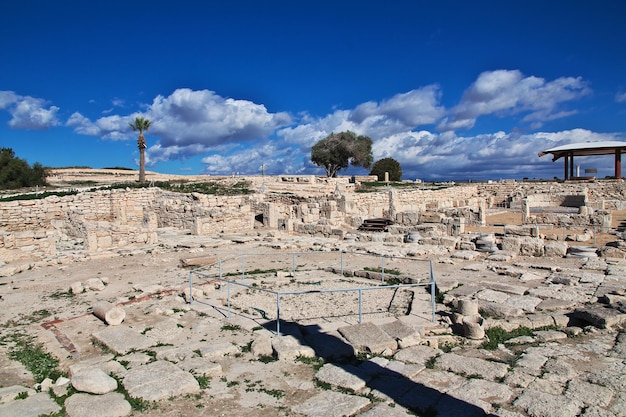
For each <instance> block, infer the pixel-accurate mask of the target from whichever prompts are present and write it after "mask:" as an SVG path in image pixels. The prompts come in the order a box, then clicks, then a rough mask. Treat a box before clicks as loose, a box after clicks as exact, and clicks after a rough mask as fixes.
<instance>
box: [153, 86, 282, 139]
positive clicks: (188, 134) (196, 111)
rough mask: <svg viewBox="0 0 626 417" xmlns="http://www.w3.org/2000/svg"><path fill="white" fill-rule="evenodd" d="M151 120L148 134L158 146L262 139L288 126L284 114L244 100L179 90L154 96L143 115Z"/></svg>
mask: <svg viewBox="0 0 626 417" xmlns="http://www.w3.org/2000/svg"><path fill="white" fill-rule="evenodd" d="M145 113H146V115H147V117H148V118H149V119H151V120H153V126H152V128H151V131H152V132H153V134H155V135H157V136H159V137H160V138H161V145H162V146H173V145H176V146H183V147H184V146H188V145H192V144H198V143H199V144H202V145H204V146H205V147H207V148H208V147H211V146H216V145H220V144H223V143H225V142H248V141H253V140H258V139H265V138H267V137H268V136H269V135H271V134H272V133H273V132H274V131H275V130H276V129H277V128H279V127H282V126H285V125H287V124H289V123H291V118H290V117H289V115H288V114H287V113H269V112H268V111H267V109H266V108H265V106H263V105H260V104H255V103H253V102H251V101H247V100H235V99H230V98H223V97H221V96H219V95H217V94H215V93H214V92H213V91H210V90H199V91H194V90H190V89H187V88H182V89H178V90H176V91H174V92H173V93H172V94H171V95H170V96H168V97H163V96H157V97H156V98H155V99H154V101H153V102H152V104H151V105H150V107H149V109H148V110H147V111H146V112H145Z"/></svg>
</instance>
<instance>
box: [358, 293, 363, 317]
mask: <svg viewBox="0 0 626 417" xmlns="http://www.w3.org/2000/svg"><path fill="white" fill-rule="evenodd" d="M362 321H363V290H362V289H360V288H359V324H360V323H361V322H362Z"/></svg>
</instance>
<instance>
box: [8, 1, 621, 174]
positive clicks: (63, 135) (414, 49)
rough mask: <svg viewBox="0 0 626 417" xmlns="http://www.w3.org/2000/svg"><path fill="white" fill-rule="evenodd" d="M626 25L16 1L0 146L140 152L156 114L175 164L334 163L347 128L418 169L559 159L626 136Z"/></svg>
mask: <svg viewBox="0 0 626 417" xmlns="http://www.w3.org/2000/svg"><path fill="white" fill-rule="evenodd" d="M625 39H626V2H624V1H623V0H606V1H595V2H591V1H576V0H574V1H569V2H557V1H545V0H544V1H534V0H531V1H517V0H513V1H505V2H503V1H446V0H443V1H408V0H407V1H396V0H387V1H370V0H360V1H352V0H347V1H338V0H335V1H332V2H331V1H325V0H318V1H314V2H305V1H303V2H294V1H272V0H268V1H264V2H261V1H242V0H232V1H224V2H213V1H190V0H178V1H175V2H164V1H154V0H153V1H150V2H147V1H132V0H125V1H118V0H108V1H106V2H104V1H71V0H68V1H59V2H51V1H44V0H40V1H33V0H20V1H7V2H3V3H2V5H0V47H1V50H2V55H1V56H2V59H0V146H2V147H9V148H13V150H14V151H15V153H16V154H17V156H18V157H20V158H24V159H26V160H27V161H28V162H29V163H34V162H40V163H42V164H43V165H44V166H52V167H67V166H91V167H93V168H104V167H128V168H137V165H138V159H139V154H138V150H137V145H136V139H137V138H136V134H135V133H134V132H132V130H131V129H130V127H129V126H128V122H129V121H131V120H133V119H134V118H135V117H136V116H143V117H147V118H149V119H150V120H152V122H153V125H152V127H151V128H150V130H149V131H148V132H147V134H146V140H147V143H148V149H147V154H146V155H147V165H148V166H147V169H148V170H151V171H157V172H163V173H173V174H210V175H224V174H226V175H230V174H231V173H233V172H238V173H240V174H254V175H256V174H260V172H261V169H260V167H261V165H264V166H265V173H266V174H318V175H323V174H324V170H323V169H322V168H320V167H317V166H315V165H313V164H312V163H311V162H310V149H311V146H312V145H313V144H314V143H315V142H317V141H318V140H320V139H322V138H324V137H326V136H327V135H328V134H330V133H331V132H339V131H344V130H352V131H354V132H356V133H358V134H364V135H367V136H369V137H371V138H372V140H373V152H374V158H375V160H378V159H380V158H384V157H392V158H394V159H396V160H398V161H399V162H400V164H401V166H402V168H403V172H404V175H403V178H404V179H415V178H421V179H427V180H446V179H456V180H465V179H501V178H518V179H521V178H523V177H529V178H552V177H553V176H562V174H563V167H562V163H561V162H560V161H559V162H557V163H553V162H551V159H550V157H549V156H544V157H543V158H539V157H538V156H537V154H538V152H540V151H542V150H544V149H547V148H550V147H554V146H559V145H564V144H568V143H573V142H586V141H598V140H626V43H625V41H624V40H625ZM576 163H577V164H580V165H581V169H582V168H590V167H594V168H598V176H605V175H612V173H613V171H612V169H613V168H612V163H613V161H612V158H611V157H595V158H590V157H588V158H580V159H577V160H576ZM353 173H354V174H364V173H367V170H364V169H362V168H356V169H355V168H350V169H349V170H346V171H342V172H340V174H344V175H346V174H353Z"/></svg>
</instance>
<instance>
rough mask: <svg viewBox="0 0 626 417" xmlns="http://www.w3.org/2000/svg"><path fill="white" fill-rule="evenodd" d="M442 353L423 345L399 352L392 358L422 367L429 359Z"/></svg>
mask: <svg viewBox="0 0 626 417" xmlns="http://www.w3.org/2000/svg"><path fill="white" fill-rule="evenodd" d="M442 353H443V351H441V350H439V349H433V348H431V347H430V346H425V345H418V346H411V347H409V348H406V349H402V350H399V351H398V353H396V354H395V355H394V357H393V358H394V359H396V360H398V361H402V362H406V363H414V364H417V365H424V364H425V363H426V362H428V360H429V359H431V358H433V357H435V356H437V355H441V354H442Z"/></svg>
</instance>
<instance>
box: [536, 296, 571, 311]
mask: <svg viewBox="0 0 626 417" xmlns="http://www.w3.org/2000/svg"><path fill="white" fill-rule="evenodd" d="M576 304H578V303H577V302H576V301H574V300H558V299H555V298H547V299H545V300H541V302H540V303H539V304H537V306H536V307H535V310H538V311H556V310H568V309H570V308H572V307H574V306H575V305H576Z"/></svg>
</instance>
